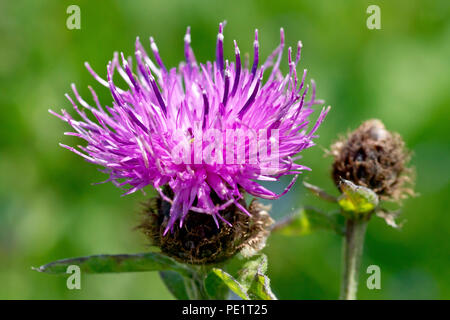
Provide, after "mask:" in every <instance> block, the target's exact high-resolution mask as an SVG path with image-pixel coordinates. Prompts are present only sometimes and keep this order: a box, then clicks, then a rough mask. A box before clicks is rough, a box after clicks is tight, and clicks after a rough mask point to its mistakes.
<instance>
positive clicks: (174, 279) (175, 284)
mask: <svg viewBox="0 0 450 320" xmlns="http://www.w3.org/2000/svg"><path fill="white" fill-rule="evenodd" d="M159 275H160V277H161V279H162V280H163V282H164V284H165V285H166V287H167V289H169V291H170V293H172V294H173V296H174V297H175V298H177V299H178V300H189V295H188V292H187V290H186V281H189V279H187V278H185V277H183V276H182V275H181V274H179V273H178V272H176V271H171V270H167V271H160V272H159Z"/></svg>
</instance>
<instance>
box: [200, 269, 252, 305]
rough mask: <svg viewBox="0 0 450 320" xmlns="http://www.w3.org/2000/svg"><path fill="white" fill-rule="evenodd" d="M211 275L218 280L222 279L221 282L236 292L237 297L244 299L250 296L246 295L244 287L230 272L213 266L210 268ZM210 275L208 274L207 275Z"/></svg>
mask: <svg viewBox="0 0 450 320" xmlns="http://www.w3.org/2000/svg"><path fill="white" fill-rule="evenodd" d="M211 274H212V275H211V277H212V276H216V277H218V278H219V279H220V280H222V281H223V283H225V285H226V286H227V287H228V288H229V289H230V290H231V291H233V292H234V293H236V294H237V295H238V296H239V297H241V298H242V299H244V300H249V299H250V298H249V297H248V295H247V292H246V290H245V288H244V287H243V286H242V285H241V284H240V283H239V282H238V281H237V280H236V279H235V278H233V277H232V276H231V275H230V274H228V273H226V272H225V271H223V270H222V269H219V268H213V269H212V270H211ZM209 276H210V275H208V277H209Z"/></svg>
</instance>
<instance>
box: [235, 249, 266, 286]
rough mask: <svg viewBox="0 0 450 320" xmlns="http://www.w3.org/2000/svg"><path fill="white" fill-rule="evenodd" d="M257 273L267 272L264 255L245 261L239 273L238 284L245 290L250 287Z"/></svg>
mask: <svg viewBox="0 0 450 320" xmlns="http://www.w3.org/2000/svg"><path fill="white" fill-rule="evenodd" d="M258 271H260V272H261V273H263V274H265V273H266V271H267V257H266V255H265V254H262V255H260V256H257V257H256V258H254V259H252V260H249V261H247V262H246V263H245V264H244V265H243V266H242V269H241V270H240V271H239V282H240V283H241V284H242V286H243V287H244V288H245V289H246V290H248V289H249V288H250V286H251V285H252V282H253V281H254V278H255V276H256V274H257V273H258Z"/></svg>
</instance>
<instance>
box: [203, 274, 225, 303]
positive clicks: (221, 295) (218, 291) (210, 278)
mask: <svg viewBox="0 0 450 320" xmlns="http://www.w3.org/2000/svg"><path fill="white" fill-rule="evenodd" d="M204 282H205V289H206V293H207V294H208V295H209V296H210V297H211V298H212V299H215V300H226V299H228V296H229V294H230V289H229V287H228V286H227V285H226V284H225V282H224V281H223V280H222V278H220V277H218V276H217V274H216V273H214V272H209V273H208V274H207V276H206V278H205V280H204Z"/></svg>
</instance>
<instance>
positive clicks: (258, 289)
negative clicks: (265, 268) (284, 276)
mask: <svg viewBox="0 0 450 320" xmlns="http://www.w3.org/2000/svg"><path fill="white" fill-rule="evenodd" d="M248 294H249V296H250V297H251V299H252V300H277V298H276V297H275V295H274V294H273V292H272V289H270V279H269V278H268V277H267V276H266V275H264V274H262V273H260V272H258V273H257V274H256V276H255V278H254V280H253V282H252V285H251V287H250V288H249V290H248Z"/></svg>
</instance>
